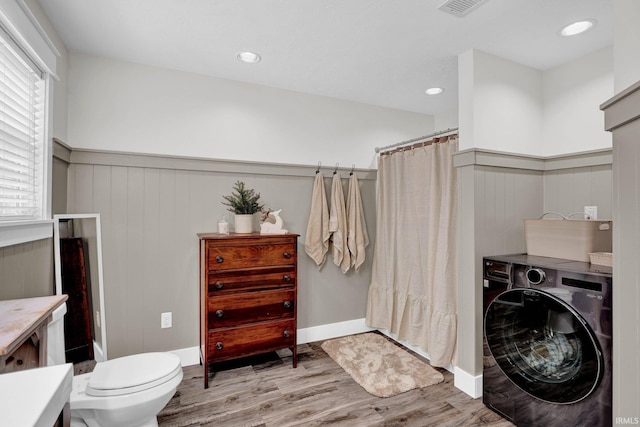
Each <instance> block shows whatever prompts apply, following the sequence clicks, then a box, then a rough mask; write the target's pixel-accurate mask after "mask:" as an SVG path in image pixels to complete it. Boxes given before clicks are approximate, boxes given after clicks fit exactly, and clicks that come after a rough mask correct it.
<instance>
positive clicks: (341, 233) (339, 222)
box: [329, 173, 351, 273]
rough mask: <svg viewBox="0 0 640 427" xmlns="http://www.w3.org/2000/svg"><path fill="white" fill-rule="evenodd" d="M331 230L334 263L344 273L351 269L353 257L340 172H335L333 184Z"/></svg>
mask: <svg viewBox="0 0 640 427" xmlns="http://www.w3.org/2000/svg"><path fill="white" fill-rule="evenodd" d="M329 231H330V232H331V233H332V239H331V240H332V242H333V263H334V264H335V265H337V266H338V267H340V270H341V271H342V272H343V273H346V272H347V271H349V268H350V267H351V258H350V256H349V247H348V246H347V213H346V210H345V206H344V192H343V191H342V179H341V178H340V174H339V173H334V174H333V182H332V184H331V213H330V214H329Z"/></svg>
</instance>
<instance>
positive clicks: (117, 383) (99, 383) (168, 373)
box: [85, 353, 182, 397]
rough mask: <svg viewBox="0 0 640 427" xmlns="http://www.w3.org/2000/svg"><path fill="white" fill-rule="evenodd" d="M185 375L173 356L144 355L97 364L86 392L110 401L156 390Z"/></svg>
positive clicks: (159, 354) (178, 359) (161, 354)
mask: <svg viewBox="0 0 640 427" xmlns="http://www.w3.org/2000/svg"><path fill="white" fill-rule="evenodd" d="M181 372H182V366H181V365H180V358H179V357H178V356H176V355H175V354H171V353H141V354H134V355H131V356H124V357H120V358H117V359H113V360H108V361H106V362H101V363H98V364H97V365H96V367H95V369H94V371H93V373H92V374H91V377H90V378H89V382H88V383H87V387H86V389H85V392H86V394H87V395H89V396H95V397H109V396H120V395H123V394H129V393H136V392H140V391H143V390H148V389H150V388H153V387H156V386H158V385H159V384H162V383H164V382H167V381H169V380H170V379H172V378H174V377H175V376H176V375H179V374H180V373H181Z"/></svg>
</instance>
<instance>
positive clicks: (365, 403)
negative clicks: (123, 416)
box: [158, 342, 512, 427]
mask: <svg viewBox="0 0 640 427" xmlns="http://www.w3.org/2000/svg"><path fill="white" fill-rule="evenodd" d="M320 344H321V343H320V342H317V343H310V344H303V345H300V346H298V367H297V368H295V369H294V368H293V367H292V366H291V352H290V351H288V350H284V351H281V352H278V353H270V354H268V355H264V356H260V357H255V358H248V359H244V360H242V361H239V362H238V361H236V362H230V363H227V364H225V365H218V366H214V368H215V369H216V372H214V373H213V374H211V376H210V378H209V388H208V389H206V390H205V389H204V385H203V369H202V367H201V366H199V365H195V366H188V367H185V368H184V379H183V381H182V383H181V384H180V386H179V387H178V390H177V391H176V394H175V395H174V397H173V398H172V399H171V401H170V402H169V404H168V405H167V406H166V407H165V408H164V409H163V410H162V411H161V412H160V414H158V423H159V425H160V426H163V427H164V426H175V427H178V426H217V427H243V426H251V427H285V426H354V427H382V426H384V427H393V426H407V427H409V426H416V427H427V426H495V427H503V426H512V424H511V423H509V422H508V421H506V420H505V419H503V418H501V417H500V416H499V415H497V414H496V413H494V412H493V411H491V410H489V409H487V408H486V407H485V406H484V405H483V404H482V399H471V398H470V397H469V396H467V395H466V394H464V393H463V392H461V391H460V390H458V389H456V388H455V387H454V386H453V374H451V373H450V372H448V371H446V370H443V369H439V370H440V371H441V372H442V373H443V375H444V378H445V381H444V383H441V384H438V385H434V386H431V387H427V388H424V389H417V390H411V391H409V392H406V393H402V394H399V395H396V396H393V397H388V398H379V397H375V396H372V395H370V394H369V393H367V392H366V391H365V390H364V389H363V388H362V387H360V386H359V385H358V384H357V383H356V382H355V381H353V379H352V378H351V377H350V376H349V374H347V373H346V372H345V371H344V370H343V369H342V368H341V367H340V366H338V364H337V363H336V362H334V361H333V359H331V358H330V357H329V356H328V355H327V354H326V353H325V352H324V351H323V350H322V349H321V348H320Z"/></svg>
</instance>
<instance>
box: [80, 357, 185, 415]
mask: <svg viewBox="0 0 640 427" xmlns="http://www.w3.org/2000/svg"><path fill="white" fill-rule="evenodd" d="M180 381H182V366H181V365H180V358H179V357H178V356H176V355H175V354H172V353H141V354H134V355H132V356H125V357H120V358H117V359H113V360H109V361H106V362H99V363H97V364H96V366H95V368H94V370H93V372H91V373H88V374H83V375H77V376H75V377H73V389H72V391H71V398H70V406H71V425H72V426H89V427H98V426H100V427H111V426H118V427H121V426H127V427H138V426H140V427H142V426H144V427H147V426H154V427H157V426H158V420H157V418H156V416H157V415H158V412H160V411H161V410H162V409H163V408H164V407H165V405H166V404H167V403H168V402H169V400H170V399H171V398H172V397H173V395H174V393H175V391H176V388H177V387H178V384H180Z"/></svg>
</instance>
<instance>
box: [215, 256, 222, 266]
mask: <svg viewBox="0 0 640 427" xmlns="http://www.w3.org/2000/svg"><path fill="white" fill-rule="evenodd" d="M216 262H217V263H218V264H222V263H223V262H224V258H223V257H222V256H221V255H218V256H216Z"/></svg>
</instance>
